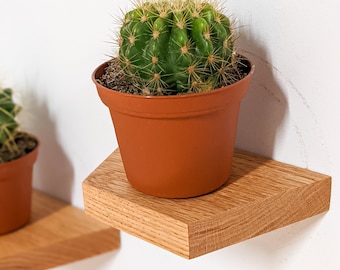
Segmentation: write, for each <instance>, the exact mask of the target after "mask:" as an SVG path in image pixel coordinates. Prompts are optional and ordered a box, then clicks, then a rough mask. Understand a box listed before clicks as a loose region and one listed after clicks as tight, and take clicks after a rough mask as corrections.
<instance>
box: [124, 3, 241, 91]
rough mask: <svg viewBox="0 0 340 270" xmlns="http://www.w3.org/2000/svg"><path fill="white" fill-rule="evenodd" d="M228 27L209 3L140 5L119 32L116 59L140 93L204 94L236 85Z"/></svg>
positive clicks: (233, 56)
mask: <svg viewBox="0 0 340 270" xmlns="http://www.w3.org/2000/svg"><path fill="white" fill-rule="evenodd" d="M235 58H236V54H235V52H234V45H233V33H232V29H231V23H230V20H229V18H228V17H226V16H225V15H224V14H223V13H222V10H220V9H219V8H218V7H217V4H215V3H214V2H212V1H209V0H172V1H171V0H147V1H138V3H137V4H136V5H135V8H134V9H133V10H131V11H129V12H127V13H126V14H125V16H124V19H123V24H122V26H121V29H120V32H119V59H120V63H121V68H122V70H123V72H124V73H125V75H126V76H127V78H129V79H130V80H131V81H132V83H133V85H134V86H135V87H137V88H138V89H139V90H140V91H141V92H142V94H144V95H163V94H178V93H190V92H204V91H209V90H211V89H214V88H218V87H221V86H223V85H227V84H231V83H233V82H234V81H235V79H234V77H233V76H232V75H230V76H229V75H228V71H229V70H234V68H235V65H236V59H235Z"/></svg>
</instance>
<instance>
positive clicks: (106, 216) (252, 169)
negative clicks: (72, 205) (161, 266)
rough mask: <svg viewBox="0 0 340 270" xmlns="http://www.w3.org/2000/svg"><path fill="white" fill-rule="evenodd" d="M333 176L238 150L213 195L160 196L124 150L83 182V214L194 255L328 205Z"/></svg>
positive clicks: (260, 232) (149, 240) (310, 214)
mask: <svg viewBox="0 0 340 270" xmlns="http://www.w3.org/2000/svg"><path fill="white" fill-rule="evenodd" d="M330 191H331V177H329V176H327V175H323V174H320V173H316V172H312V171H309V170H306V169H301V168H298V167H295V166H291V165H288V164H284V163H280V162H277V161H273V160H270V159H267V158H264V157H261V156H258V155H255V154H252V153H248V152H243V151H239V150H236V151H235V154H234V158H233V170H232V175H231V176H230V178H229V180H228V181H227V183H226V184H225V185H224V186H223V187H222V188H220V189H219V190H217V191H215V192H213V193H210V194H208V195H204V196H200V197H195V198H190V199H161V198H155V197H152V196H149V195H145V194H142V193H140V192H138V191H136V190H135V189H133V188H132V187H131V186H130V184H129V183H128V181H127V178H126V176H125V172H124V168H123V164H122V160H121V157H120V153H119V149H117V150H115V151H114V152H113V153H112V154H111V155H110V156H109V157H108V158H107V159H106V160H105V161H104V162H103V163H102V164H101V165H100V166H99V167H98V168H97V169H96V170H95V171H94V172H93V173H92V174H91V175H90V176H89V177H88V178H87V179H86V180H85V181H84V182H83V194H84V203H85V213H86V214H88V215H89V216H91V217H93V218H95V219H97V220H99V221H101V222H103V223H105V224H107V225H110V226H112V227H114V228H116V229H118V230H122V231H125V232H127V233H129V234H132V235H134V236H137V237H139V238H141V239H143V240H146V241H148V242H151V243H153V244H155V245H157V246H159V247H162V248H164V249H167V250H169V251H171V252H173V253H175V254H178V255H180V256H182V257H185V258H194V257H197V256H201V255H204V254H206V253H209V252H212V251H214V250H217V249H220V248H224V247H226V246H229V245H232V244H235V243H238V242H240V241H244V240H246V239H249V238H252V237H255V236H257V235H260V234H263V233H266V232H269V231H272V230H275V229H278V228H281V227H284V226H286V225H289V224H291V223H294V222H297V221H300V220H303V219H306V218H308V217H311V216H314V215H317V214H319V213H322V212H324V211H327V210H328V209H329V204H330Z"/></svg>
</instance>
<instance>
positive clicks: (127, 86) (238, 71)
mask: <svg viewBox="0 0 340 270" xmlns="http://www.w3.org/2000/svg"><path fill="white" fill-rule="evenodd" d="M236 62H237V66H236V68H235V70H234V71H233V72H231V73H229V74H228V75H227V76H228V77H232V78H233V79H232V80H231V81H232V82H233V83H235V82H237V81H239V80H241V79H242V78H244V77H245V76H247V75H248V74H249V72H250V70H251V64H250V63H249V61H248V60H247V59H246V58H243V57H242V56H241V55H238V56H237V61H236ZM97 81H98V83H100V84H101V85H103V86H105V87H106V88H109V89H112V90H115V91H118V92H122V93H127V94H139V95H141V94H142V93H141V90H140V89H139V88H137V87H135V86H134V85H133V84H132V82H131V81H129V79H128V78H127V77H126V76H125V74H124V72H123V71H122V69H121V66H120V62H119V58H118V57H114V58H112V59H111V60H110V61H109V62H108V65H107V67H106V68H105V71H104V73H103V74H102V76H101V77H100V78H99V79H97ZM223 86H224V85H220V86H219V87H223Z"/></svg>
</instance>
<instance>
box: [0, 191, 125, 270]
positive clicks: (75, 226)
mask: <svg viewBox="0 0 340 270" xmlns="http://www.w3.org/2000/svg"><path fill="white" fill-rule="evenodd" d="M119 245H120V232H119V231H117V230H115V229H113V228H112V227H109V226H107V225H104V224H102V223H100V222H98V221H96V220H94V219H92V218H90V217H88V216H87V215H85V213H84V211H82V210H80V209H78V208H75V207H73V206H71V205H69V204H67V203H65V202H63V201H61V200H58V199H56V198H53V197H51V196H49V195H47V194H45V193H43V192H41V191H38V190H33V193H32V212H31V219H30V222H29V223H28V224H27V225H26V226H24V227H23V228H21V229H19V230H16V231H14V232H12V233H8V234H5V235H1V236H0V269H6V270H7V269H35V270H36V269H48V268H51V267H56V266H59V265H63V264H66V263H71V262H74V261H77V260H81V259H85V258H88V257H92V256H95V255H99V254H101V253H105V252H108V251H112V250H115V249H117V248H118V247H119Z"/></svg>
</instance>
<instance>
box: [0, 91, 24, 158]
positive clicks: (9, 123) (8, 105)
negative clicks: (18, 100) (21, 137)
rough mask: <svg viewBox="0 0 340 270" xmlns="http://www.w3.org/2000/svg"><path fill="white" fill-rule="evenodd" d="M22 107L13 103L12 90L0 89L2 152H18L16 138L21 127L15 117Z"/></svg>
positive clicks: (0, 141)
mask: <svg viewBox="0 0 340 270" xmlns="http://www.w3.org/2000/svg"><path fill="white" fill-rule="evenodd" d="M20 110H21V107H20V106H19V105H17V104H15V103H14V102H13V98H12V90H11V89H10V88H5V89H1V88H0V150H1V151H7V152H15V151H17V147H16V144H15V138H16V136H17V133H18V131H17V129H18V127H19V124H18V122H17V121H16V120H15V117H16V116H17V114H18V113H19V112H20Z"/></svg>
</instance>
